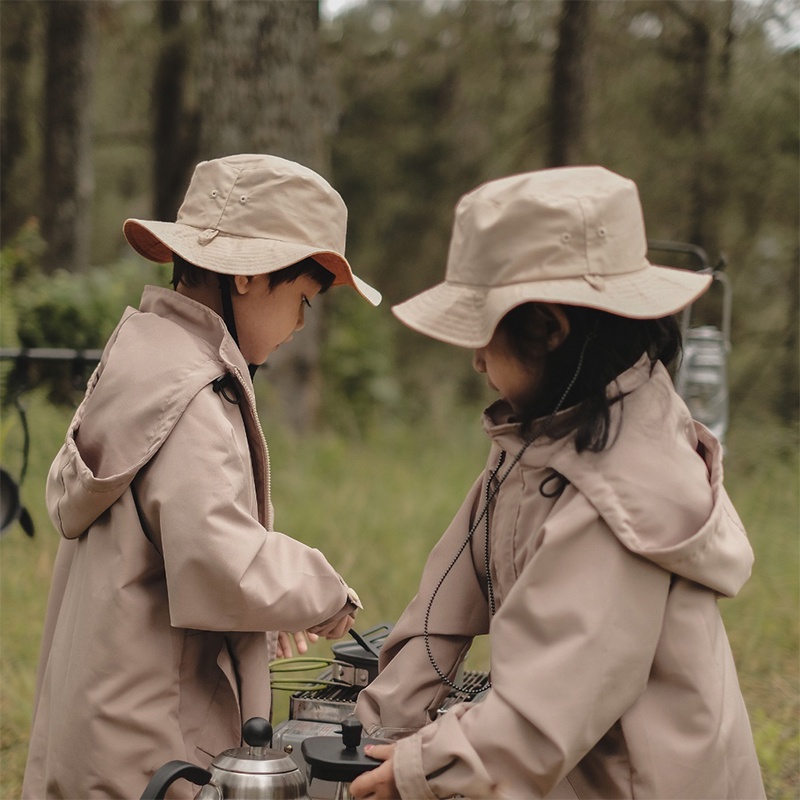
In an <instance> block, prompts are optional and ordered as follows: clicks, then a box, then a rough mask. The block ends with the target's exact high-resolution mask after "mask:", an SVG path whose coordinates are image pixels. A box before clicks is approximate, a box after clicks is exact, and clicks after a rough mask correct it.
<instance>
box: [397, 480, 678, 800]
mask: <svg viewBox="0 0 800 800" xmlns="http://www.w3.org/2000/svg"><path fill="white" fill-rule="evenodd" d="M567 492H570V493H572V497H571V502H569V503H568V505H566V506H562V510H561V512H560V513H555V514H553V515H552V516H551V517H550V518H549V519H548V521H547V523H546V525H545V527H544V529H543V530H542V531H541V533H540V535H541V544H540V546H539V547H538V548H537V549H536V551H535V553H534V554H533V556H532V557H531V558H530V559H529V560H528V561H527V563H526V564H525V565H524V567H523V568H522V570H521V572H520V574H519V576H518V579H517V580H516V582H515V583H514V585H513V587H512V588H511V590H510V591H509V593H508V595H507V597H506V598H505V601H504V602H503V604H502V606H501V608H500V609H499V611H498V613H497V614H496V616H495V618H494V619H493V621H492V629H491V642H492V676H491V677H492V688H491V690H490V691H489V692H488V693H487V696H486V698H485V699H484V700H483V701H482V702H480V703H477V704H474V705H469V706H466V705H464V706H461V707H458V708H457V709H455V710H454V711H451V712H448V713H447V714H445V715H444V716H443V717H441V718H440V719H439V720H437V721H436V722H434V723H432V724H430V725H428V726H426V727H425V728H423V729H422V730H420V731H418V732H417V733H416V734H414V735H412V736H410V737H408V738H405V739H401V740H400V741H399V742H398V744H397V749H396V752H395V757H394V764H395V778H396V781H397V785H398V787H399V789H400V793H401V796H402V797H404V798H431V797H450V796H452V795H454V794H463V795H465V796H469V797H495V798H497V797H520V796H525V797H545V796H546V795H547V794H548V793H549V792H550V791H551V790H552V789H553V787H554V786H556V785H557V784H558V783H559V781H561V779H562V778H563V777H564V776H566V775H567V774H568V773H569V772H570V771H571V770H572V768H573V767H574V766H575V765H576V764H577V763H578V762H579V761H580V760H581V759H582V758H583V756H584V755H586V753H588V751H589V750H590V749H591V748H592V747H593V746H594V745H595V744H596V743H597V742H598V741H599V739H600V738H601V737H602V736H603V735H604V734H605V733H606V732H607V731H608V730H609V729H610V728H611V727H612V726H613V725H614V723H615V722H616V721H617V720H618V719H619V718H620V717H621V716H622V714H623V712H624V711H625V710H626V709H627V708H629V707H630V706H631V705H632V704H633V703H634V702H635V701H636V699H637V697H638V696H639V695H640V694H641V693H642V692H643V690H644V688H645V686H646V684H647V680H648V675H649V672H650V668H651V664H652V660H653V656H654V653H655V649H656V646H657V642H658V637H659V632H660V629H661V622H662V618H663V612H664V607H665V604H666V600H667V595H668V592H669V586H670V575H669V573H668V572H666V571H664V570H662V569H660V568H659V567H657V566H655V565H654V564H652V563H650V562H648V561H646V560H645V559H643V558H641V557H639V556H636V555H634V554H632V553H631V552H630V551H628V550H627V549H625V547H624V546H623V545H622V544H620V542H619V541H618V540H617V538H616V537H615V536H614V535H613V533H612V532H611V530H610V529H609V528H608V527H607V526H606V524H605V523H604V522H603V521H602V520H601V519H600V518H599V517H598V515H597V513H596V511H595V510H594V509H593V508H592V507H591V505H590V504H589V503H588V502H587V501H586V500H585V499H584V498H583V497H582V496H581V495H579V494H578V493H577V492H576V490H574V489H573V488H569V489H567ZM565 498H566V492H565ZM408 624H409V626H410V624H411V623H410V622H409V623H408ZM416 624H417V627H418V628H419V626H420V624H421V620H420V619H419V617H418V616H417V619H416ZM407 666H408V665H407ZM425 669H426V666H425V665H424V664H422V663H420V664H418V665H417V671H420V672H421V671H424V670H425Z"/></svg>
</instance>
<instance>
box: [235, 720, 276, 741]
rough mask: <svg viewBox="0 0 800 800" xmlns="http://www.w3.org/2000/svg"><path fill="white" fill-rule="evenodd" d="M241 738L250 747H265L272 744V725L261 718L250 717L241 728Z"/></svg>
mask: <svg viewBox="0 0 800 800" xmlns="http://www.w3.org/2000/svg"><path fill="white" fill-rule="evenodd" d="M242 738H243V739H244V740H245V742H247V744H249V745H250V747H267V746H269V745H270V744H272V725H270V724H269V722H267V720H265V719H264V718H263V717H251V718H250V719H249V720H247V722H245V724H244V725H243V726H242Z"/></svg>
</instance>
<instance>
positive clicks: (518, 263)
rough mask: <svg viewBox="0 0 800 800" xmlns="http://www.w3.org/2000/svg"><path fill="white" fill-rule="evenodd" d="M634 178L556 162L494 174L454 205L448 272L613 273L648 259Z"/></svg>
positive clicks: (531, 276)
mask: <svg viewBox="0 0 800 800" xmlns="http://www.w3.org/2000/svg"><path fill="white" fill-rule="evenodd" d="M646 256H647V237H646V234H645V227H644V218H643V215H642V209H641V204H640V201H639V193H638V191H637V189H636V185H635V184H634V183H633V181H631V180H628V179H627V178H623V177H621V176H620V175H616V174H615V173H613V172H610V171H609V170H607V169H605V168H603V167H559V168H555V169H547V170H541V171H538V172H530V173H525V174H522V175H513V176H511V177H508V178H501V179H499V180H495V181H491V182H489V183H485V184H483V185H481V186H479V187H478V188H477V189H475V190H473V191H472V192H469V193H468V194H466V195H464V196H463V197H462V198H461V200H460V201H459V203H458V206H457V207H456V214H455V222H454V226H453V236H452V238H451V241H450V249H449V253H448V259H447V272H446V280H447V281H448V282H451V283H463V284H467V285H471V286H485V287H490V286H508V285H513V284H520V283H532V282H537V281H545V280H553V279H559V278H574V277H579V276H611V275H621V274H625V273H629V272H635V271H638V270H641V269H645V268H646V267H647V261H646Z"/></svg>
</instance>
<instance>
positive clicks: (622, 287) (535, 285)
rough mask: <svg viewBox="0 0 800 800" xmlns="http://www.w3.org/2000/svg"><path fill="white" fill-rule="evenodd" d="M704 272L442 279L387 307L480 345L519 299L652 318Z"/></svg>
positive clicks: (705, 280)
mask: <svg viewBox="0 0 800 800" xmlns="http://www.w3.org/2000/svg"><path fill="white" fill-rule="evenodd" d="M712 279H713V278H712V276H711V275H709V274H700V273H697V272H689V271H688V270H682V269H675V268H672V267H661V266H655V265H648V266H647V268H645V269H641V270H637V271H636V272H630V273H626V274H622V275H615V276H610V277H609V276H605V277H603V278H601V279H597V280H595V279H592V282H591V283H590V281H589V280H587V279H586V278H584V277H572V278H561V279H558V280H547V281H531V282H529V283H518V284H511V285H508V286H494V287H482V286H481V287H478V286H468V285H465V284H455V283H448V282H447V281H445V282H443V283H440V284H438V285H437V286H434V287H432V288H431V289H428V290H426V291H424V292H422V293H420V294H418V295H416V296H415V297H412V298H410V299H409V300H406V301H405V302H403V303H399V304H398V305H395V306H393V307H392V312H393V313H394V315H395V316H396V317H397V318H398V319H399V320H400V321H401V322H402V323H404V324H405V325H407V326H408V327H409V328H411V329H412V330H415V331H417V332H419V333H423V334H425V335H427V336H430V337H431V338H433V339H438V340H439V341H442V342H446V343H448V344H453V345H456V346H458V347H468V348H475V347H483V346H484V345H486V344H488V343H489V342H490V341H491V338H492V335H493V334H494V329H495V328H496V327H497V323H498V322H500V320H501V319H502V318H503V317H504V316H505V315H506V314H507V313H508V312H509V311H511V309H512V308H515V307H516V306H519V305H522V304H523V303H535V302H541V303H560V304H563V305H572V306H585V307H587V308H596V309H599V310H601V311H608V312H610V313H612V314H617V315H618V316H621V317H629V318H631V319H658V318H660V317H666V316H669V315H670V314H675V313H677V312H678V311H681V310H682V309H684V308H686V307H687V306H688V305H690V304H691V303H693V302H694V301H695V300H696V299H697V298H698V297H699V296H700V295H701V294H703V292H704V291H705V290H706V289H707V288H708V286H709V284H710V283H711V281H712Z"/></svg>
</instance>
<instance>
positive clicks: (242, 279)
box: [233, 275, 254, 294]
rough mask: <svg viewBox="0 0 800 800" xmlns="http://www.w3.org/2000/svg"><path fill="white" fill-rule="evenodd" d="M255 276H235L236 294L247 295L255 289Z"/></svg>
mask: <svg viewBox="0 0 800 800" xmlns="http://www.w3.org/2000/svg"><path fill="white" fill-rule="evenodd" d="M253 277H254V276H253V275H234V276H233V285H234V286H235V287H236V294H247V293H248V292H249V291H250V289H252V288H253Z"/></svg>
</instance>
